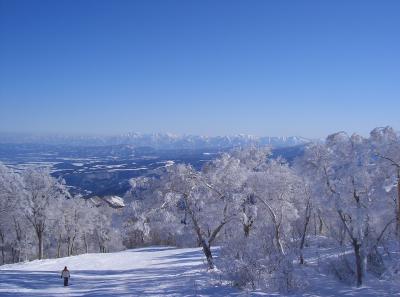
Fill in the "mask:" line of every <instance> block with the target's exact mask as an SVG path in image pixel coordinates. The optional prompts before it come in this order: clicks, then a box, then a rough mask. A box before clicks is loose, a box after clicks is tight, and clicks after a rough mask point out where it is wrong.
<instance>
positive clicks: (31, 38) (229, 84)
mask: <svg viewBox="0 0 400 297" xmlns="http://www.w3.org/2000/svg"><path fill="white" fill-rule="evenodd" d="M399 15H400V1H384V0H383V1H378V0H377V1H361V0H360V1H337V0H335V1H333V0H332V1H295V0H293V1H282V0H279V1H278V0H277V1H235V0H232V1H219V0H215V1H191V0H182V1H173V0H160V1H152V0H146V1H144V0H143V1H120V0H116V1H111V0H110V1H102V0H95V1H88V0H85V1H74V0H70V1H61V0H57V1H52V0H49V1H33V0H27V1H18V0H0V132H40V133H43V132H50V133H54V132H58V133H69V134H71V133H72V134H73V133H79V134H85V133H96V134H113V133H124V132H128V131H138V132H145V133H147V132H172V133H177V134H204V135H223V134H237V133H248V134H255V135H277V136H289V135H299V136H304V137H322V136H326V135H327V134H329V133H331V132H335V131H338V130H345V131H348V132H358V133H361V134H367V133H368V132H369V131H370V130H371V129H372V128H374V127H376V126H383V125H391V126H393V127H395V128H396V129H400V112H399V111H400V18H399Z"/></svg>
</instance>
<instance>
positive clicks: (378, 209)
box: [303, 132, 391, 286]
mask: <svg viewBox="0 0 400 297" xmlns="http://www.w3.org/2000/svg"><path fill="white" fill-rule="evenodd" d="M303 162H304V163H303V164H304V169H305V170H306V171H308V173H307V174H306V175H307V176H309V177H311V179H310V180H309V182H310V183H312V184H313V187H314V189H316V190H317V192H319V193H320V199H319V207H320V208H321V209H322V210H323V212H324V213H325V215H326V216H328V217H329V220H333V221H334V222H337V223H338V224H337V226H340V227H341V230H342V231H343V233H344V236H345V237H346V238H348V239H349V242H350V244H351V246H352V248H353V252H354V263H355V275H356V284H357V286H361V285H362V282H363V276H364V274H365V271H366V263H367V261H366V260H367V256H368V255H369V254H370V252H371V247H375V245H376V241H377V240H378V241H379V239H380V237H381V234H382V232H384V231H385V230H386V228H387V225H388V224H390V221H391V219H389V221H388V222H382V220H381V217H382V214H385V212H386V211H387V206H388V203H387V201H386V200H385V199H384V197H382V196H381V195H378V193H377V191H376V188H377V179H376V170H375V165H374V155H373V153H372V150H371V145H370V143H369V140H368V139H364V138H362V137H361V136H358V135H352V136H351V137H350V136H348V135H347V134H346V133H344V132H340V133H336V134H333V135H330V136H329V137H328V138H327V139H326V142H325V144H316V145H312V146H310V147H309V148H308V149H307V150H306V152H305V155H304V156H303ZM335 216H336V219H335ZM330 224H331V225H330V226H331V227H332V226H334V225H333V224H332V223H330ZM333 228H334V227H333Z"/></svg>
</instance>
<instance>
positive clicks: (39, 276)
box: [0, 247, 400, 297]
mask: <svg viewBox="0 0 400 297" xmlns="http://www.w3.org/2000/svg"><path fill="white" fill-rule="evenodd" d="M322 251H323V253H322V254H321V255H319V258H320V260H321V261H327V259H329V258H332V257H337V251H336V250H334V249H330V248H327V249H325V250H324V249H322ZM314 252H315V251H314V250H309V251H308V253H307V256H306V259H307V260H306V262H307V263H308V264H307V265H305V266H304V267H303V268H300V267H298V269H297V271H296V274H297V275H298V276H299V277H300V278H304V279H306V280H307V282H308V285H307V287H306V288H304V289H303V290H300V291H298V292H296V293H295V294H289V296H292V297H294V296H298V297H299V296H307V297H317V296H332V297H333V296H359V297H372V296H382V297H389V296H400V285H399V283H394V282H390V281H384V280H377V279H373V278H371V279H369V280H368V281H367V284H366V285H364V286H363V287H361V288H355V287H352V286H348V285H345V284H343V283H339V282H338V281H337V280H335V279H333V278H332V277H331V276H327V275H325V274H324V273H321V272H318V270H319V269H318V267H319V264H318V262H319V260H317V259H316V258H315V254H314ZM394 256H397V254H394ZM64 266H68V268H69V270H70V272H71V279H70V286H69V287H63V281H62V279H61V278H60V273H61V270H62V269H63V268H64ZM217 275H218V274H217V273H214V274H213V273H208V272H206V266H205V263H204V256H203V254H202V252H201V250H200V249H199V248H185V249H178V248H173V247H148V248H141V249H134V250H126V251H122V252H118V253H108V254H85V255H79V256H72V257H66V258H59V259H46V260H35V261H31V262H26V263H18V264H9V265H3V266H0V297H8V296H13V297H17V296H32V297H48V296H74V297H78V296H91V297H109V296H132V297H134V296H144V297H146V296H203V297H205V296H217V297H218V296H220V297H222V296H240V297H241V296H243V297H244V296H287V295H284V294H278V293H275V294H266V293H261V292H248V291H247V292H246V291H240V290H238V289H235V288H233V287H230V286H227V285H223V283H224V282H222V281H220V280H218V279H217Z"/></svg>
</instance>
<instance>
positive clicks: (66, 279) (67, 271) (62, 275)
mask: <svg viewBox="0 0 400 297" xmlns="http://www.w3.org/2000/svg"><path fill="white" fill-rule="evenodd" d="M61 278H64V287H66V286H68V279H69V278H70V274H69V270H68V268H67V266H65V267H64V270H63V271H61Z"/></svg>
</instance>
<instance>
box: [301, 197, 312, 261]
mask: <svg viewBox="0 0 400 297" xmlns="http://www.w3.org/2000/svg"><path fill="white" fill-rule="evenodd" d="M310 219H311V204H310V200H308V201H307V205H306V211H305V220H304V225H303V233H302V234H301V240H300V264H304V256H303V248H304V243H305V242H306V234H307V227H308V224H309V223H310Z"/></svg>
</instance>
